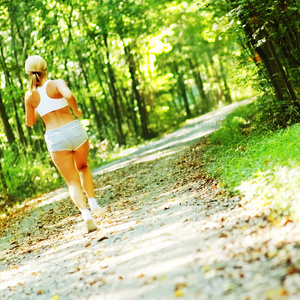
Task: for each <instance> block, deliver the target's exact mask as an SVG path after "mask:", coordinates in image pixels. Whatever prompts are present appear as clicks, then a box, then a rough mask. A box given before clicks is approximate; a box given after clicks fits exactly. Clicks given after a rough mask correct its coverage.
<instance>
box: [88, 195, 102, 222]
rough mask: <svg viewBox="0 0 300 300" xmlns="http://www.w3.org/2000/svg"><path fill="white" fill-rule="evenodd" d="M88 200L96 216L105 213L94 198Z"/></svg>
mask: <svg viewBox="0 0 300 300" xmlns="http://www.w3.org/2000/svg"><path fill="white" fill-rule="evenodd" d="M88 200H89V205H90V208H91V210H92V212H93V213H94V214H95V215H96V216H98V217H100V216H102V215H104V214H105V209H104V208H102V207H100V206H99V205H98V203H97V201H96V199H95V198H89V199H88Z"/></svg>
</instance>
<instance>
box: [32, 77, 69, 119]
mask: <svg viewBox="0 0 300 300" xmlns="http://www.w3.org/2000/svg"><path fill="white" fill-rule="evenodd" d="M49 81H50V80H47V81H46V82H45V83H44V84H43V86H41V87H38V88H37V91H38V93H39V94H40V98H41V100H40V103H39V105H38V106H37V108H36V111H37V112H38V113H39V115H40V116H41V117H42V116H44V115H46V114H47V113H49V112H51V111H54V110H57V109H60V108H63V107H66V106H68V102H67V100H66V99H65V98H59V99H54V98H50V97H49V96H48V95H47V93H46V87H47V84H48V82H49Z"/></svg>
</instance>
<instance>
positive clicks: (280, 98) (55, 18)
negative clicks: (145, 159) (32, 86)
mask: <svg viewBox="0 0 300 300" xmlns="http://www.w3.org/2000/svg"><path fill="white" fill-rule="evenodd" d="M0 8H1V10H0V24H1V27H0V28H1V29H0V30H1V35H0V76H1V84H0V115H1V123H0V132H1V135H0V158H1V159H0V182H1V184H0V197H1V199H0V208H1V209H3V208H5V207H6V205H11V204H13V203H17V202H19V201H22V200H24V199H26V198H28V197H34V196H36V195H39V194H40V193H44V192H46V191H50V190H52V189H53V188H56V187H59V186H60V185H61V184H62V180H61V178H60V176H58V174H57V171H56V169H55V167H54V166H53V165H52V163H51V161H50V156H49V154H48V153H47V150H46V145H45V143H44V138H43V134H44V126H43V123H42V121H41V120H39V122H38V123H37V124H36V125H35V126H34V127H33V128H28V127H27V126H26V124H25V120H24V95H25V92H26V90H27V89H28V78H27V75H26V74H25V71H24V64H25V60H26V58H27V57H28V56H30V55H34V54H38V55H41V56H42V57H43V58H44V59H45V60H46V61H47V63H48V74H49V78H51V79H55V78H63V79H64V80H65V81H66V83H67V84H68V85H69V87H70V88H71V90H72V91H73V92H74V94H75V96H76V99H77V100H78V103H79V106H80V107H81V108H82V110H83V113H84V115H83V118H82V119H81V122H82V124H84V126H85V128H86V129H87V131H88V134H89V137H90V142H91V164H92V166H99V165H101V164H102V163H104V162H105V160H106V159H107V158H108V157H107V156H108V154H107V153H109V152H114V151H118V150H119V149H124V148H126V147H130V146H133V145H138V144H140V143H142V142H143V141H147V140H150V139H153V138H156V137H159V136H161V135H162V134H164V133H166V132H169V131H171V130H173V129H175V128H178V126H179V125H180V124H181V123H182V122H184V121H185V120H187V119H190V118H193V117H196V116H199V115H202V114H205V113H207V112H209V111H212V110H214V109H216V108H218V107H222V106H225V105H227V104H231V103H233V102H237V101H240V100H242V99H246V98H249V97H252V96H257V97H258V98H257V100H256V103H255V107H256V114H255V119H256V120H257V122H258V123H259V124H260V125H261V126H264V127H265V128H268V130H278V129H281V128H286V127H288V126H291V125H293V124H295V123H297V122H299V120H300V115H299V113H300V83H299V78H300V4H299V1H297V0H275V1H270V0H267V1H258V0H238V1H230V0H198V1H193V0H187V1H181V0H179V1H176V0H175V1H167V0H159V1H158V0H149V1H144V0H138V1H133V0H123V1H119V0H117V1H116V0H98V1H83V0H65V1H64V0H58V1H44V0H35V1H33V0H32V1H30V0H29V1H22V0H14V1H10V0H1V1H0Z"/></svg>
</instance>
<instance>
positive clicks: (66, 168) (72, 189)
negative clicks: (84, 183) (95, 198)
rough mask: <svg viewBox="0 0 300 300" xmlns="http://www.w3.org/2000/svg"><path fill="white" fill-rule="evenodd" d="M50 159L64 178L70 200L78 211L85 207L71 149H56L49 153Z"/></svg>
mask: <svg viewBox="0 0 300 300" xmlns="http://www.w3.org/2000/svg"><path fill="white" fill-rule="evenodd" d="M51 157H52V160H53V162H54V164H55V165H56V167H57V169H58V170H59V172H60V173H61V175H62V176H63V178H64V179H65V181H66V183H67V185H68V187H69V194H70V197H71V199H72V201H73V202H74V203H75V205H76V206H77V207H78V208H79V210H80V211H82V210H83V209H87V204H86V199H85V196H84V193H83V191H82V187H81V181H80V177H79V175H78V172H77V169H76V166H75V163H74V156H73V152H72V151H57V152H52V153H51Z"/></svg>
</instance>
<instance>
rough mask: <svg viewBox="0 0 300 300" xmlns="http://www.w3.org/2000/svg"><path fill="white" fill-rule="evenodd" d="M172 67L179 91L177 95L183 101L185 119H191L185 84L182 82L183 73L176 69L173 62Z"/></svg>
mask: <svg viewBox="0 0 300 300" xmlns="http://www.w3.org/2000/svg"><path fill="white" fill-rule="evenodd" d="M173 65H174V70H175V74H177V84H178V89H179V93H180V96H181V97H182V99H183V103H184V107H185V111H186V116H187V118H191V116H192V113H191V110H190V107H189V101H188V97H187V94H186V88H185V83H184V80H183V73H182V71H181V70H180V71H179V69H178V66H177V64H176V63H175V62H173Z"/></svg>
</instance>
